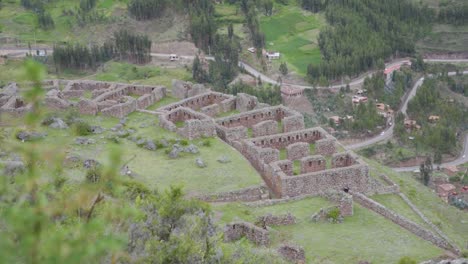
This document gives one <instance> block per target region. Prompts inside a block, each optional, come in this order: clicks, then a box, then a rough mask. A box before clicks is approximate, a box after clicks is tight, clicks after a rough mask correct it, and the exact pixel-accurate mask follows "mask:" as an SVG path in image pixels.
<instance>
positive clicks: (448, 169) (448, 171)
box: [444, 166, 459, 176]
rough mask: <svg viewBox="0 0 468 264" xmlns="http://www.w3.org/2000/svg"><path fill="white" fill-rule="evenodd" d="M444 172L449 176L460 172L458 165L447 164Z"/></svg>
mask: <svg viewBox="0 0 468 264" xmlns="http://www.w3.org/2000/svg"><path fill="white" fill-rule="evenodd" d="M444 172H445V174H447V175H448V176H454V175H455V174H457V173H458V172H459V170H458V168H457V166H447V167H445V168H444Z"/></svg>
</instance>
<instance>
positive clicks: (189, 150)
mask: <svg viewBox="0 0 468 264" xmlns="http://www.w3.org/2000/svg"><path fill="white" fill-rule="evenodd" d="M184 152H187V153H192V154H197V153H199V152H200V151H199V150H198V147H197V146H195V145H193V144H190V145H189V146H188V147H186V148H184Z"/></svg>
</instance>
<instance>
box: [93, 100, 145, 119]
mask: <svg viewBox="0 0 468 264" xmlns="http://www.w3.org/2000/svg"><path fill="white" fill-rule="evenodd" d="M124 100H125V102H123V103H119V104H116V105H113V106H111V107H108V108H105V109H102V110H101V113H102V114H103V115H104V116H112V117H116V118H123V117H126V116H127V115H128V114H130V113H132V112H134V111H136V110H137V109H138V107H137V100H136V99H135V98H133V97H130V96H124Z"/></svg>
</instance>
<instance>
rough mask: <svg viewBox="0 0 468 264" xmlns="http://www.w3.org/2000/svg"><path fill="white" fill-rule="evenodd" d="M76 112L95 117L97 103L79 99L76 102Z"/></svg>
mask: <svg viewBox="0 0 468 264" xmlns="http://www.w3.org/2000/svg"><path fill="white" fill-rule="evenodd" d="M78 111H79V112H80V114H83V115H97V113H98V106H97V103H96V102H94V101H92V100H89V99H81V100H80V101H79V102H78Z"/></svg>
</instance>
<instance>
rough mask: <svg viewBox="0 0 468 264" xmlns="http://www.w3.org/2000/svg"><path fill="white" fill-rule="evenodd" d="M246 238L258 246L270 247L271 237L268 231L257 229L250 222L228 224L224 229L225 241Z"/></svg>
mask: <svg viewBox="0 0 468 264" xmlns="http://www.w3.org/2000/svg"><path fill="white" fill-rule="evenodd" d="M242 237H246V238H247V239H248V240H250V241H252V242H253V243H254V244H256V245H258V246H268V245H269V244H270V235H269V233H268V230H265V229H263V228H260V227H257V226H255V225H253V224H251V223H248V222H235V223H230V224H227V225H226V226H225V228H224V241H225V242H232V241H236V240H239V239H240V238H242Z"/></svg>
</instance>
